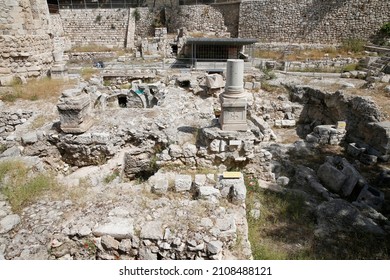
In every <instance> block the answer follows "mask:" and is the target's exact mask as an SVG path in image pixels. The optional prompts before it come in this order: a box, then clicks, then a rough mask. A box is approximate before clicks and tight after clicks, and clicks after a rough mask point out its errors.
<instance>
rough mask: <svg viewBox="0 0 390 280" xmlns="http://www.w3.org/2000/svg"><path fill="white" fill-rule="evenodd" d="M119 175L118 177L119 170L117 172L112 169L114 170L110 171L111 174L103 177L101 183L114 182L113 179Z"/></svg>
mask: <svg viewBox="0 0 390 280" xmlns="http://www.w3.org/2000/svg"><path fill="white" fill-rule="evenodd" d="M119 175H120V172H119V170H118V169H114V170H113V171H112V173H111V174H109V175H107V176H106V177H104V179H103V182H104V183H105V184H109V183H111V182H112V181H114V180H115V178H117V177H118V176H119Z"/></svg>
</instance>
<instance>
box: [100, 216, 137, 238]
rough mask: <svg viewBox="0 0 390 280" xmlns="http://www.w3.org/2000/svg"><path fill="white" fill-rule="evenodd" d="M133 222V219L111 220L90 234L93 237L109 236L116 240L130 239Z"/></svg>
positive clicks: (132, 231)
mask: <svg viewBox="0 0 390 280" xmlns="http://www.w3.org/2000/svg"><path fill="white" fill-rule="evenodd" d="M133 222H134V221H133V219H129V218H112V219H111V220H110V221H109V222H107V223H104V224H102V225H99V226H97V227H96V228H94V229H93V231H92V233H93V235H95V236H103V235H110V236H112V237H114V238H116V239H125V238H131V237H132V236H133V234H134V225H133Z"/></svg>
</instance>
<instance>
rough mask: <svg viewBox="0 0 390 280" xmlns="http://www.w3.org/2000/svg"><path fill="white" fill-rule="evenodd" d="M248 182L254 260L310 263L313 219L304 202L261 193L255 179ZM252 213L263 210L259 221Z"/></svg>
mask: <svg viewBox="0 0 390 280" xmlns="http://www.w3.org/2000/svg"><path fill="white" fill-rule="evenodd" d="M245 181H246V186H247V189H248V193H247V201H246V205H247V207H246V209H247V220H248V235H249V240H250V242H251V246H252V254H253V257H254V259H258V260H260V259H261V260H288V259H309V258H310V257H311V255H310V253H309V252H310V251H311V246H312V243H313V241H312V239H313V237H312V236H313V225H314V218H313V216H312V214H311V213H310V212H309V210H308V207H307V206H306V204H305V200H304V198H303V197H302V196H300V195H298V194H294V193H289V192H288V193H276V192H272V191H268V190H263V189H260V187H259V185H258V183H257V180H256V179H255V178H252V177H246V178H245ZM256 204H257V206H255V205H256ZM252 209H259V210H260V218H258V219H255V218H253V217H252V216H251V215H250V212H251V210H252Z"/></svg>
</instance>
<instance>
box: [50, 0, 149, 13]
mask: <svg viewBox="0 0 390 280" xmlns="http://www.w3.org/2000/svg"><path fill="white" fill-rule="evenodd" d="M57 2H58V5H57V7H58V9H98V8H100V9H120V8H134V7H142V6H145V3H146V1H145V0H58V1H57ZM50 6H52V10H53V11H54V7H53V6H55V4H50V5H49V9H50Z"/></svg>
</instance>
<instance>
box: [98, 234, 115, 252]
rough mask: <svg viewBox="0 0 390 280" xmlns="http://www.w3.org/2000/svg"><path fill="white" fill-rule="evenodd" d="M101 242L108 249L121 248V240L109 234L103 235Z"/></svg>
mask: <svg viewBox="0 0 390 280" xmlns="http://www.w3.org/2000/svg"><path fill="white" fill-rule="evenodd" d="M101 243H102V246H103V248H104V249H106V250H118V248H119V242H118V241H117V240H115V238H113V237H112V236H109V235H104V236H102V239H101Z"/></svg>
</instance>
